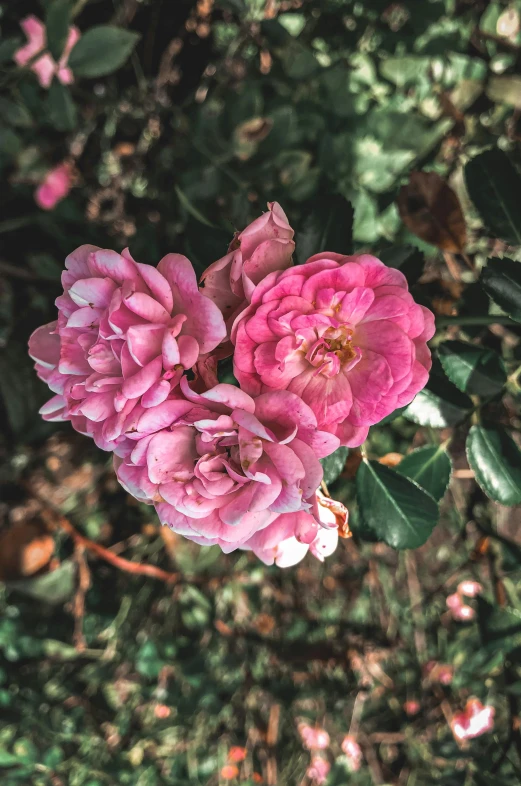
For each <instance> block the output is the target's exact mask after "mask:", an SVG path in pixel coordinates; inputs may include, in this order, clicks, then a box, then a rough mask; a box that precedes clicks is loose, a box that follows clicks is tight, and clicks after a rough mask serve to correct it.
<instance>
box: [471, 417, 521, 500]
mask: <svg viewBox="0 0 521 786" xmlns="http://www.w3.org/2000/svg"><path fill="white" fill-rule="evenodd" d="M467 459H468V462H469V465H470V468H471V469H473V470H474V474H475V476H476V480H477V482H478V483H479V485H480V486H481V488H482V489H483V491H484V492H485V494H487V496H489V497H490V498H491V499H493V500H494V501H495V502H499V503H501V505H509V506H510V505H521V451H520V450H519V448H518V447H517V445H516V443H515V442H514V440H513V439H512V438H511V437H510V436H509V435H508V434H507V432H506V431H505V430H504V429H503V428H501V426H477V425H475V426H472V428H471V429H470V432H469V435H468V438H467Z"/></svg>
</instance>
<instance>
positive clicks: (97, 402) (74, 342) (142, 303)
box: [29, 246, 226, 455]
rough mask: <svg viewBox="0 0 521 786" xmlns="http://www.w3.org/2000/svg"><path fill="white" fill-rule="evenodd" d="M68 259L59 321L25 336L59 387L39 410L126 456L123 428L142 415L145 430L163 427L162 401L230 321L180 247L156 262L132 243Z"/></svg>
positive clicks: (128, 444) (43, 372)
mask: <svg viewBox="0 0 521 786" xmlns="http://www.w3.org/2000/svg"><path fill="white" fill-rule="evenodd" d="M65 265H66V268H67V270H65V271H64V272H63V274H62V284H63V287H64V294H63V295H61V297H59V298H58V299H57V301H56V305H57V306H58V311H59V315H58V320H57V321H56V322H51V323H50V324H48V325H44V326H43V327H41V328H38V329H37V330H36V331H35V332H34V333H33V334H32V336H31V338H30V340H29V354H30V355H31V357H32V358H33V359H34V360H35V361H36V370H37V372H38V375H39V376H40V378H41V379H43V380H44V381H45V382H46V383H47V384H48V385H49V387H50V388H51V390H52V391H53V392H54V393H55V394H56V395H55V396H54V398H52V399H51V400H50V401H48V402H47V404H45V405H44V406H43V407H42V409H41V410H40V412H41V414H42V416H43V418H44V419H45V420H53V421H54V420H58V421H60V420H70V421H71V423H72V425H73V427H74V428H75V429H76V430H77V431H79V432H80V433H82V434H88V435H89V436H92V437H93V438H94V440H95V442H96V444H97V445H98V446H99V447H101V448H103V449H104V450H114V451H115V452H116V453H117V454H118V455H126V454H127V453H128V452H130V450H132V449H134V448H135V443H134V442H133V441H131V440H129V438H128V434H127V433H126V432H127V431H129V430H133V429H134V424H135V423H136V422H137V421H138V420H139V418H140V417H142V416H146V419H147V422H148V433H149V434H151V433H152V432H153V430H154V425H153V423H155V424H156V426H157V429H160V428H162V426H163V425H164V424H163V423H162V422H161V416H160V413H161V412H162V411H164V410H161V406H160V405H161V404H162V403H163V402H165V401H166V399H169V398H170V399H171V398H172V396H175V395H176V390H177V386H178V383H179V380H180V379H181V377H182V375H183V373H184V371H185V370H186V369H189V368H191V367H192V366H194V364H195V363H196V362H197V360H198V357H199V355H200V354H202V353H206V352H209V351H211V350H212V349H213V348H215V347H216V346H217V345H218V344H219V343H220V342H221V341H222V340H223V338H224V337H225V334H226V328H225V325H224V321H223V318H222V315H221V312H220V311H219V309H218V308H217V306H215V304H213V303H211V301H209V300H208V298H205V297H203V296H202V295H201V294H200V292H199V291H198V288H197V280H196V277H195V273H194V271H193V268H192V265H191V264H190V262H189V261H188V259H187V258H186V257H183V256H181V255H180V254H168V255H167V256H166V257H164V258H163V259H162V260H161V262H160V263H159V266H158V267H157V268H155V267H152V266H151V265H143V264H140V263H138V262H135V261H134V260H133V259H132V257H131V256H130V254H129V252H128V250H125V251H123V253H122V254H121V255H120V254H117V253H116V252H115V251H110V250H107V249H100V248H98V247H97V246H80V248H78V249H76V251H74V252H73V253H72V254H70V255H69V256H68V257H67V259H66V260H65ZM185 404H186V402H185V401H181V402H172V401H171V400H170V401H169V402H168V404H167V405H166V406H167V408H168V407H172V406H173V407H175V406H177V407H181V409H182V408H183V406H185Z"/></svg>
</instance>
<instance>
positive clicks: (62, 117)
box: [47, 79, 77, 131]
mask: <svg viewBox="0 0 521 786" xmlns="http://www.w3.org/2000/svg"><path fill="white" fill-rule="evenodd" d="M47 110H48V113H49V120H50V122H51V123H52V125H53V126H54V127H55V128H56V129H58V131H72V130H73V129H74V128H75V127H76V123H77V112H76V104H75V103H74V101H73V100H72V98H71V94H70V90H69V88H68V87H66V86H65V85H62V83H61V82H58V80H56V79H55V80H54V81H53V83H52V85H51V87H50V89H49V96H48V99H47Z"/></svg>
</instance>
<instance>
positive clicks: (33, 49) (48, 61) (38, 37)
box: [14, 16, 81, 88]
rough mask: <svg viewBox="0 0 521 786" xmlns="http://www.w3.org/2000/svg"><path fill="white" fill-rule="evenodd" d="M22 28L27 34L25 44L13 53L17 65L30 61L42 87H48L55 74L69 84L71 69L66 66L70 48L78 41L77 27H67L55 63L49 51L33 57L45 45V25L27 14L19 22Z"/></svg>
mask: <svg viewBox="0 0 521 786" xmlns="http://www.w3.org/2000/svg"><path fill="white" fill-rule="evenodd" d="M20 25H21V27H22V30H23V31H24V33H25V35H26V36H27V44H26V45H25V46H23V47H21V49H18V50H17V51H16V52H15V54H14V60H15V61H16V63H17V65H19V66H26V65H27V64H28V63H29V62H30V61H33V62H32V63H31V65H30V68H31V71H34V73H35V74H36V76H37V78H38V81H39V83H40V84H41V86H42V87H45V88H49V87H50V86H51V82H52V80H53V77H54V76H56V77H57V79H59V81H60V82H61V83H62V84H64V85H70V84H71V82H73V81H74V77H73V75H72V71H71V69H70V68H68V67H67V61H68V59H69V55H70V53H71V50H72V48H73V46H75V44H77V43H78V41H79V39H80V37H81V33H80V31H79V30H78V28H77V27H69V34H68V37H67V42H66V44H65V48H64V50H63V53H62V56H61V57H60V60H59V62H58V63H57V62H56V61H55V60H54V59H53V57H52V55H50V54H49V53H45V54H42V56H41V57H38V58H36V59H35V60H33V58H34V57H35V56H36V55H37V54H38V52H43V50H44V49H45V47H46V46H47V36H46V32H45V25H44V24H43V22H41V21H40V20H39V19H37V18H36V17H35V16H27V17H26V18H25V19H22V21H21V22H20Z"/></svg>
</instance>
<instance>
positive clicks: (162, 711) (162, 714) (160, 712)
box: [154, 704, 170, 720]
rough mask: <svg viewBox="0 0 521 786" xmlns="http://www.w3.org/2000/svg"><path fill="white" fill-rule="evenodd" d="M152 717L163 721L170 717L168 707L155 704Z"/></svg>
mask: <svg viewBox="0 0 521 786" xmlns="http://www.w3.org/2000/svg"><path fill="white" fill-rule="evenodd" d="M154 715H155V716H156V718H159V719H160V720H165V719H166V718H169V717H170V707H167V706H166V704H156V706H155V709H154Z"/></svg>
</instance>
